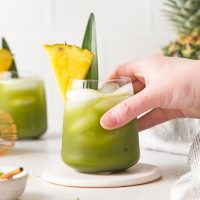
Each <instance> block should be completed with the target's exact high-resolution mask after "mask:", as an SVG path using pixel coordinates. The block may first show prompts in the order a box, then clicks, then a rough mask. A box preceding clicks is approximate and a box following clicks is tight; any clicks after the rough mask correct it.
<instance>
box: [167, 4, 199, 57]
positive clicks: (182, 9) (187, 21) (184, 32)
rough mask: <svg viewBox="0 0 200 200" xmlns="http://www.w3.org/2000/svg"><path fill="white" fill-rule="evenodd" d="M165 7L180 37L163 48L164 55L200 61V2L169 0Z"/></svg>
mask: <svg viewBox="0 0 200 200" xmlns="http://www.w3.org/2000/svg"><path fill="white" fill-rule="evenodd" d="M165 6H166V10H165V13H166V15H167V17H168V19H169V20H170V21H171V22H172V24H173V25H174V27H175V29H176V31H177V33H178V35H179V37H178V39H177V40H175V41H173V42H170V43H169V44H168V45H167V46H165V47H164V48H163V54H164V55H166V56H176V57H184V58H190V59H200V0H167V1H166V3H165Z"/></svg>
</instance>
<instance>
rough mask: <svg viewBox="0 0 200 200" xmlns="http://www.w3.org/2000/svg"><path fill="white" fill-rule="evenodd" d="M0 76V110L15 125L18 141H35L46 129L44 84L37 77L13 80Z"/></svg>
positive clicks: (9, 73)
mask: <svg viewBox="0 0 200 200" xmlns="http://www.w3.org/2000/svg"><path fill="white" fill-rule="evenodd" d="M13 73H14V72H4V73H1V74H0V110H1V111H4V112H7V113H9V114H10V115H11V116H12V117H13V119H14V121H15V122H16V125H17V132H18V138H19V139H36V138H39V137H40V136H41V135H43V134H44V133H45V131H46V129H47V111H46V97H45V89H44V82H43V80H42V79H40V78H38V77H30V76H29V77H20V78H13Z"/></svg>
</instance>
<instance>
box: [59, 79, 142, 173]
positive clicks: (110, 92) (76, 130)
mask: <svg viewBox="0 0 200 200" xmlns="http://www.w3.org/2000/svg"><path fill="white" fill-rule="evenodd" d="M70 85H71V87H70V89H69V90H68V91H67V94H66V104H65V111H64V124H63V137H62V159H63V161H64V163H66V164H67V165H69V166H70V167H72V168H74V169H76V170H78V171H80V172H85V173H102V172H118V171H123V170H125V169H127V168H129V167H131V166H132V165H134V164H135V163H137V161H138V159H139V155H140V152H139V142H138V129H137V124H136V120H133V121H131V122H130V123H128V124H127V125H125V126H123V127H121V128H118V129H115V130H110V131H109V130H105V129H103V128H102V127H101V125H100V118H101V116H102V115H103V114H104V113H105V112H106V111H108V110H109V109H110V108H112V107H113V106H115V105H116V104H118V103H119V102H121V101H123V100H124V99H126V98H128V97H130V96H131V95H133V86H132V82H131V80H130V79H129V78H120V79H115V80H106V81H98V80H71V84H70ZM91 86H92V88H94V87H96V89H90V88H91Z"/></svg>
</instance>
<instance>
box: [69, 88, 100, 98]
mask: <svg viewBox="0 0 200 200" xmlns="http://www.w3.org/2000/svg"><path fill="white" fill-rule="evenodd" d="M101 96H102V95H101V94H100V93H99V92H98V91H96V90H93V89H80V90H74V91H68V92H67V99H69V100H72V101H88V100H92V99H96V98H99V97H101Z"/></svg>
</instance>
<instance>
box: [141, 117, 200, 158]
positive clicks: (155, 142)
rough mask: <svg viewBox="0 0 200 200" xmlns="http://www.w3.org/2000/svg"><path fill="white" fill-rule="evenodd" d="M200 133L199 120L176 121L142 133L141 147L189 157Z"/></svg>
mask: <svg viewBox="0 0 200 200" xmlns="http://www.w3.org/2000/svg"><path fill="white" fill-rule="evenodd" d="M199 133H200V120H199V119H188V118H185V119H175V120H171V121H169V122H165V123H163V124H160V125H158V126H155V127H153V128H151V129H148V130H145V131H143V132H142V133H140V145H141V147H143V148H147V149H152V150H157V151H165V152H169V153H175V154H183V155H187V154H188V152H189V149H190V146H191V144H192V141H193V140H194V138H195V137H196V136H197V135H198V134H199Z"/></svg>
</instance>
